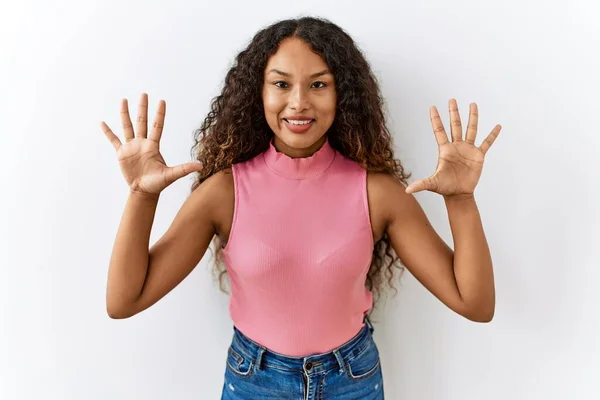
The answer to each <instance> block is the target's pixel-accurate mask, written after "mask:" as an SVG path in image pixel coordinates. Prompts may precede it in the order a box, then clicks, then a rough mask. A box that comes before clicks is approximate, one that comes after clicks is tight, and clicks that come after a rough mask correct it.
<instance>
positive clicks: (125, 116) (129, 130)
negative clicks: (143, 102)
mask: <svg viewBox="0 0 600 400" xmlns="http://www.w3.org/2000/svg"><path fill="white" fill-rule="evenodd" d="M121 125H122V126H123V133H124V135H125V141H126V142H129V141H130V140H133V138H134V135H133V125H132V124H131V118H130V117H129V105H128V103H127V99H123V100H122V101H121Z"/></svg>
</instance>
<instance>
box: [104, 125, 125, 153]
mask: <svg viewBox="0 0 600 400" xmlns="http://www.w3.org/2000/svg"><path fill="white" fill-rule="evenodd" d="M100 128H102V131H103V132H104V134H105V135H106V137H107V138H108V140H109V141H110V143H111V144H112V145H113V147H114V148H115V150H117V151H118V150H119V149H120V148H121V146H122V143H121V140H119V138H118V137H117V135H115V134H114V133H113V131H112V130H111V129H110V128H109V127H108V125H106V123H105V122H104V121H102V122H100Z"/></svg>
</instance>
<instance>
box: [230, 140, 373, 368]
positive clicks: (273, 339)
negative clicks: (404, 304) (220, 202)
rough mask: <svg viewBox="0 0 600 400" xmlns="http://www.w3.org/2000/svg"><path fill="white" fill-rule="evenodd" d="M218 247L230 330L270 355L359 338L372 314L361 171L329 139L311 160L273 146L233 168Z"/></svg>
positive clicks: (303, 352)
mask: <svg viewBox="0 0 600 400" xmlns="http://www.w3.org/2000/svg"><path fill="white" fill-rule="evenodd" d="M232 169H233V179H234V186H235V211H234V216H233V223H232V227H231V233H230V236H229V240H228V242H227V244H226V246H225V248H224V250H223V251H224V252H223V256H224V261H225V263H226V267H227V271H228V275H229V279H230V283H231V297H230V303H229V312H230V315H231V318H232V320H233V323H234V325H235V326H236V328H238V329H239V330H240V331H241V332H242V333H244V335H246V336H247V337H249V338H250V339H251V340H253V341H255V342H257V343H259V344H261V345H263V346H264V347H266V348H267V349H269V350H271V351H274V352H277V353H280V354H284V355H288V356H306V355H310V354H316V353H325V352H329V351H331V350H333V349H335V348H336V347H338V346H340V345H342V344H343V343H345V342H347V341H348V340H350V339H351V338H352V337H353V336H354V335H356V334H357V333H358V332H359V330H360V329H361V327H362V326H363V317H364V315H365V314H366V313H367V312H368V311H369V310H370V309H371V306H372V300H373V297H372V293H371V292H370V291H369V290H368V289H367V288H366V287H365V279H366V275H367V272H368V270H369V267H370V264H371V258H372V254H373V245H374V244H373V236H372V231H371V223H370V220H369V211H368V203H367V190H366V171H365V170H364V169H363V168H362V167H361V166H360V165H359V164H358V163H356V162H354V161H352V160H350V159H348V158H346V157H344V156H343V155H342V154H340V153H339V152H338V151H336V150H335V149H334V148H333V147H331V144H330V143H329V141H326V142H325V144H324V145H323V146H322V147H321V148H320V149H319V150H318V151H317V152H315V153H314V154H313V155H312V156H310V157H306V158H291V157H289V156H287V155H285V154H284V153H280V152H278V151H277V150H276V149H275V147H274V146H273V142H271V144H270V147H269V149H267V150H266V151H265V152H263V153H261V154H259V155H258V156H256V157H254V158H252V159H251V160H248V161H245V162H242V163H238V164H234V165H233V168H232Z"/></svg>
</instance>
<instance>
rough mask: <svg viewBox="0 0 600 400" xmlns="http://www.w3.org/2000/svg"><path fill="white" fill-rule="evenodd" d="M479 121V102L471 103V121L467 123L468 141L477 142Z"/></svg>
mask: <svg viewBox="0 0 600 400" xmlns="http://www.w3.org/2000/svg"><path fill="white" fill-rule="evenodd" d="M478 123H479V110H478V108H477V104H475V103H471V104H469V122H468V123H467V135H466V136H467V137H466V140H465V141H466V142H468V143H471V144H475V138H477V124H478Z"/></svg>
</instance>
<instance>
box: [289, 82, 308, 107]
mask: <svg viewBox="0 0 600 400" xmlns="http://www.w3.org/2000/svg"><path fill="white" fill-rule="evenodd" d="M289 106H290V108H291V109H292V110H296V111H303V110H306V109H308V108H309V107H310V104H309V100H308V94H307V90H306V89H304V88H303V87H301V85H297V86H296V88H294V89H293V90H292V91H291V92H290V98H289Z"/></svg>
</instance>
